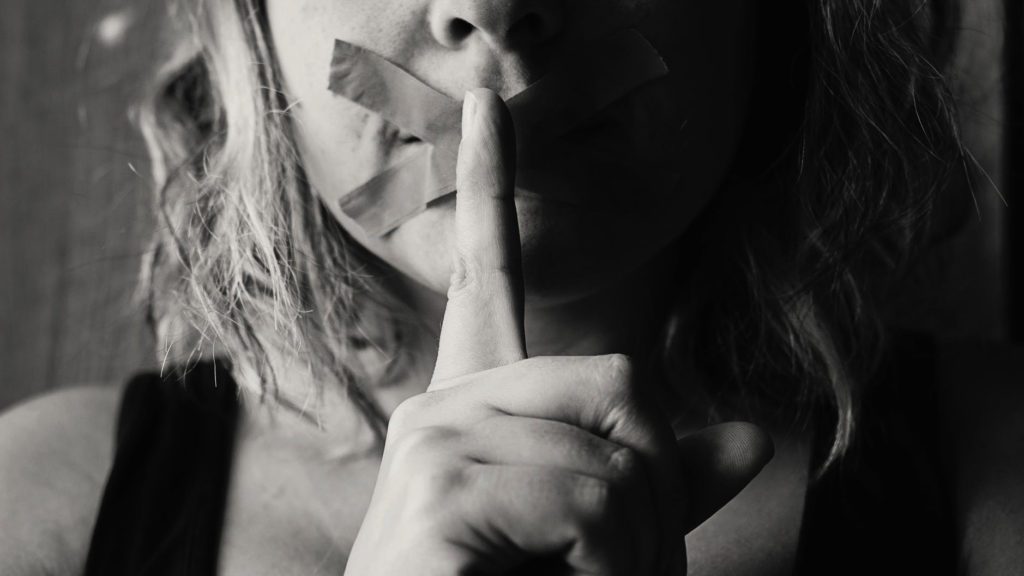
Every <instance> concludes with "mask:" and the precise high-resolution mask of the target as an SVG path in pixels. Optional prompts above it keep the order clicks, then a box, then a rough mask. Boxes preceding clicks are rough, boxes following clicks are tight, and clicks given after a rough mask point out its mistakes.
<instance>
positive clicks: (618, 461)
mask: <svg viewBox="0 0 1024 576" xmlns="http://www.w3.org/2000/svg"><path fill="white" fill-rule="evenodd" d="M608 467H609V468H610V469H611V470H612V471H613V472H614V474H615V477H616V478H618V479H621V480H630V479H633V478H635V477H637V476H638V475H639V474H640V473H641V471H642V467H643V464H642V462H641V460H640V456H639V455H637V453H636V452H635V451H634V450H633V449H631V448H628V447H622V448H618V449H616V450H615V451H614V452H612V453H611V454H610V455H609V456H608Z"/></svg>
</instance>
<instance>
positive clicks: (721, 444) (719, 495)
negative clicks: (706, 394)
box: [677, 422, 775, 533]
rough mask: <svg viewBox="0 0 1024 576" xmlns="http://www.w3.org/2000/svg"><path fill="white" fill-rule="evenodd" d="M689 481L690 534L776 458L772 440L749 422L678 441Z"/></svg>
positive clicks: (687, 524)
mask: <svg viewBox="0 0 1024 576" xmlns="http://www.w3.org/2000/svg"><path fill="white" fill-rule="evenodd" d="M677 445H678V447H679V456H680V458H681V459H682V463H683V470H684V474H685V477H686V487H687V493H686V500H687V511H686V519H685V521H684V523H683V524H684V527H685V529H686V532H687V533H689V532H690V531H691V530H693V529H694V528H696V527H697V526H699V525H700V524H702V523H703V522H704V521H705V520H707V519H708V518H710V517H711V515H712V514H714V513H715V512H717V511H718V510H719V509H720V508H721V507H723V506H725V505H726V504H727V503H728V502H729V501H730V500H732V499H733V498H734V497H735V496H736V495H737V494H739V493H740V490H743V488H744V487H745V486H746V485H747V484H749V483H750V481H751V480H753V479H754V477H755V476H757V474H758V473H759V472H761V470H762V469H763V468H764V467H765V465H767V464H768V462H769V461H770V460H771V459H772V457H773V456H774V455H775V446H774V444H773V443H772V439H771V437H770V436H769V435H768V433H767V432H765V431H764V430H762V429H761V428H760V427H758V426H756V425H754V424H750V423H747V422H727V423H724V424H717V425H715V426H709V427H707V428H704V429H703V430H700V431H698V432H694V433H693V434H690V435H688V436H685V437H683V438H681V439H679V440H678V442H677Z"/></svg>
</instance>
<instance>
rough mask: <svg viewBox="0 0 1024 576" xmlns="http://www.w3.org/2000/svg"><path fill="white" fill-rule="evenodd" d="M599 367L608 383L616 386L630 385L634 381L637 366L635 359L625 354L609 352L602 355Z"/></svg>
mask: <svg viewBox="0 0 1024 576" xmlns="http://www.w3.org/2000/svg"><path fill="white" fill-rule="evenodd" d="M601 360H602V364H603V365H602V366H601V367H600V368H599V369H600V370H601V371H602V373H603V376H604V378H605V379H606V380H607V381H608V384H609V385H610V386H612V387H614V388H622V387H629V386H630V383H631V382H632V381H633V377H634V375H635V372H636V367H635V365H634V363H633V359H632V358H630V357H629V356H627V355H625V354H608V355H606V356H602V357H601Z"/></svg>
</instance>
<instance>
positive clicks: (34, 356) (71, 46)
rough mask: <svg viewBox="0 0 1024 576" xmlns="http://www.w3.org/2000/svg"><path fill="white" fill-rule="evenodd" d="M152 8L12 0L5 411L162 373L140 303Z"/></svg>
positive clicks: (3, 182)
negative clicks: (139, 123) (136, 115)
mask: <svg viewBox="0 0 1024 576" xmlns="http://www.w3.org/2000/svg"><path fill="white" fill-rule="evenodd" d="M150 4H151V2H148V1H147V2H128V1H124V0H4V3H3V11H2V14H3V15H2V16H0V122H2V123H0V407H2V406H6V405H8V404H9V403H11V402H13V401H15V400H18V399H20V398H23V397H25V396H28V395H31V394H35V393H38V392H42V391H45V390H50V389H53V388H58V387H61V386H68V385H72V384H76V383H90V382H109V381H116V380H121V379H123V378H124V377H125V376H126V375H127V374H129V373H130V372H131V371H133V370H135V369H138V368H140V367H143V366H147V365H152V364H153V359H152V354H151V353H150V347H151V343H150V341H149V339H148V336H147V334H146V332H145V330H144V329H143V324H142V316H141V314H140V311H139V310H138V308H137V307H136V306H135V305H134V304H133V303H132V292H133V289H134V285H135V276H136V270H137V268H138V263H139V258H140V256H141V254H142V252H143V250H144V249H145V237H146V236H147V235H148V234H149V233H150V231H151V230H152V226H153V220H152V218H151V217H150V216H149V210H150V194H149V175H148V168H147V164H146V154H145V150H144V147H143V145H142V142H141V140H140V138H139V137H138V135H137V134H136V131H135V130H134V129H133V127H132V125H131V123H130V122H129V119H128V106H129V103H130V102H131V101H132V100H133V99H134V98H135V97H136V96H137V95H138V93H139V90H140V89H141V88H142V85H143V84H142V83H143V79H144V76H145V74H146V73H147V72H148V70H149V68H150V66H152V64H153V60H154V58H155V50H156V47H155V46H154V43H153V38H155V35H153V34H152V32H153V31H154V24H155V23H156V22H155V19H153V18H150V16H152V15H153V12H154V11H151V10H149V9H148V8H149V5H150ZM152 4H157V3H152Z"/></svg>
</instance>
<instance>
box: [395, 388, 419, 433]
mask: <svg viewBox="0 0 1024 576" xmlns="http://www.w3.org/2000/svg"><path fill="white" fill-rule="evenodd" d="M420 396H422V394H418V395H416V396H410V397H409V398H406V399H405V400H403V401H402V402H401V403H400V404H399V405H398V406H397V407H396V408H395V410H394V411H393V412H392V413H391V417H390V418H388V430H390V431H395V430H407V429H409V428H411V427H412V425H413V423H414V422H415V419H416V416H417V415H418V414H420V413H421V412H422V408H423V404H424V401H423V399H421V398H420Z"/></svg>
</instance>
